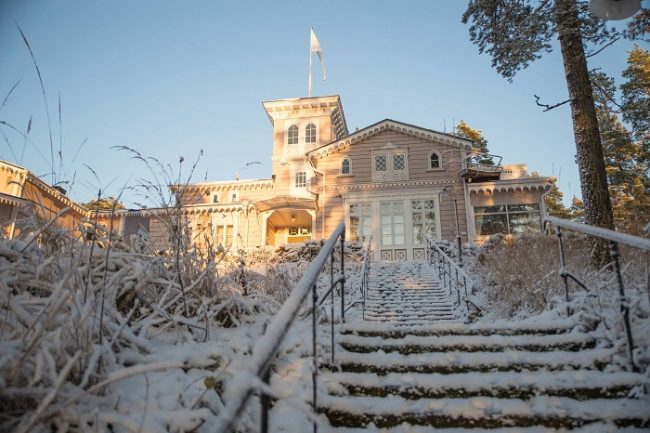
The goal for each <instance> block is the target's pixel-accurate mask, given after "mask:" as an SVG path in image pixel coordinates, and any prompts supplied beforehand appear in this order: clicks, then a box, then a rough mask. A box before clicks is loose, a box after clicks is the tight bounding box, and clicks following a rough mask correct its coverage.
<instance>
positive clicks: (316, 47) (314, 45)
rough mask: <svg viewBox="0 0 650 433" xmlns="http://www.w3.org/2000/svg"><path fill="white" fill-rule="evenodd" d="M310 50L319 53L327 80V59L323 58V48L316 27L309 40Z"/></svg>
mask: <svg viewBox="0 0 650 433" xmlns="http://www.w3.org/2000/svg"><path fill="white" fill-rule="evenodd" d="M309 50H310V51H311V52H312V53H316V54H318V60H320V65H321V68H322V69H323V81H325V79H326V78H327V77H326V74H325V61H324V60H323V49H322V48H321V46H320V42H318V38H317V37H316V33H314V29H311V38H310V40H309Z"/></svg>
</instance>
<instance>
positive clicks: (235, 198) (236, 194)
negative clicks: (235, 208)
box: [230, 191, 239, 203]
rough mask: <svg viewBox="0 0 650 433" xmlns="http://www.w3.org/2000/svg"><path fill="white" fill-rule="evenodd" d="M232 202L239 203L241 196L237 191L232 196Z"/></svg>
mask: <svg viewBox="0 0 650 433" xmlns="http://www.w3.org/2000/svg"><path fill="white" fill-rule="evenodd" d="M230 201H231V202H232V203H237V201H239V194H238V193H237V192H236V191H235V192H233V193H232V194H231V196H230Z"/></svg>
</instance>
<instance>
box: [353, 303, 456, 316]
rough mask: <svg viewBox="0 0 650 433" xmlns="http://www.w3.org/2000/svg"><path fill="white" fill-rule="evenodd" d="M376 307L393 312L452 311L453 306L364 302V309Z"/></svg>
mask: <svg viewBox="0 0 650 433" xmlns="http://www.w3.org/2000/svg"><path fill="white" fill-rule="evenodd" d="M368 309H377V310H384V311H391V312H395V313H402V312H403V313H407V314H408V313H418V312H419V313H427V312H429V311H452V310H454V307H453V306H452V305H451V304H438V305H431V304H428V303H427V304H424V305H420V306H418V305H417V304H399V303H379V302H371V303H366V310H368Z"/></svg>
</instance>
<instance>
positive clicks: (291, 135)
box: [287, 125, 298, 144]
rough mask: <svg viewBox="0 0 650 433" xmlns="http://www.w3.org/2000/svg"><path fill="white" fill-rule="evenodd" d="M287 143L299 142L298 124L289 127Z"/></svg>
mask: <svg viewBox="0 0 650 433" xmlns="http://www.w3.org/2000/svg"><path fill="white" fill-rule="evenodd" d="M287 143H288V144H298V127H297V126H296V125H292V126H291V127H289V132H288V134H287Z"/></svg>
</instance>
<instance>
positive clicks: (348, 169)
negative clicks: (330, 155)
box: [341, 158, 352, 174]
mask: <svg viewBox="0 0 650 433" xmlns="http://www.w3.org/2000/svg"><path fill="white" fill-rule="evenodd" d="M341 174H352V166H351V165H350V159H349V158H343V161H341Z"/></svg>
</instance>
